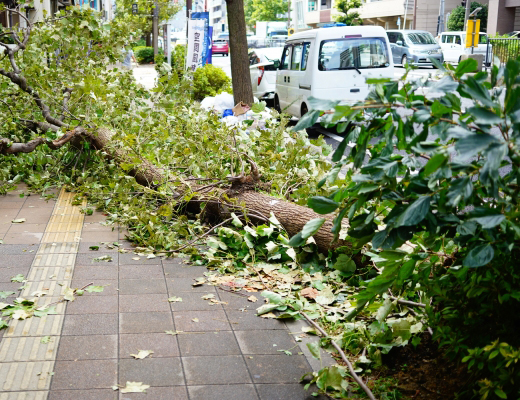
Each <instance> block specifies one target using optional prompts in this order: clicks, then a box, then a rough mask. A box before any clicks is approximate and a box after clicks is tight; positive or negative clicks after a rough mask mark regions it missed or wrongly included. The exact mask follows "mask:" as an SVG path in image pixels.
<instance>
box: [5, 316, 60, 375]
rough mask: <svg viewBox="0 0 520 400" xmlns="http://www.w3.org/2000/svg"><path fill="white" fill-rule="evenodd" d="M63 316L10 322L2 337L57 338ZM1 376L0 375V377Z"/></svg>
mask: <svg viewBox="0 0 520 400" xmlns="http://www.w3.org/2000/svg"><path fill="white" fill-rule="evenodd" d="M62 323H63V315H47V316H44V317H41V318H28V319H26V320H14V321H13V320H11V321H9V327H8V328H7V332H6V333H5V335H4V337H31V336H37V337H40V338H41V336H42V333H43V332H45V335H48V336H57V335H59V334H60V333H61V326H62ZM0 376H1V375H0Z"/></svg>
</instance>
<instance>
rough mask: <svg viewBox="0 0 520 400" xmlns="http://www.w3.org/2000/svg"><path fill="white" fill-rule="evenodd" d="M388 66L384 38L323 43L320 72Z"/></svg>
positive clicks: (327, 41) (349, 39) (319, 65)
mask: <svg viewBox="0 0 520 400" xmlns="http://www.w3.org/2000/svg"><path fill="white" fill-rule="evenodd" d="M388 65H389V63H388V53H387V49H386V41H385V40H384V39H383V38H355V39H354V38H348V39H335V40H326V41H323V42H321V47H320V56H319V60H318V69H319V70H320V71H334V70H345V69H362V68H384V67H388Z"/></svg>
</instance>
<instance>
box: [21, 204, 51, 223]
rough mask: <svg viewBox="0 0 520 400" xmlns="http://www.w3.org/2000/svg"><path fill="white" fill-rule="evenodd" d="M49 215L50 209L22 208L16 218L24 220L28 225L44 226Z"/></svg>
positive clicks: (48, 219)
mask: <svg viewBox="0 0 520 400" xmlns="http://www.w3.org/2000/svg"><path fill="white" fill-rule="evenodd" d="M51 215H52V208H36V207H35V208H22V209H20V211H19V212H18V215H17V216H16V218H25V219H26V223H28V224H46V223H48V222H49V221H50V218H51Z"/></svg>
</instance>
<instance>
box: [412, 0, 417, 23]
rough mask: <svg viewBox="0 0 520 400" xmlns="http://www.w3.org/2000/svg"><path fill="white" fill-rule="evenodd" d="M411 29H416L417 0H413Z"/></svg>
mask: <svg viewBox="0 0 520 400" xmlns="http://www.w3.org/2000/svg"><path fill="white" fill-rule="evenodd" d="M412 29H417V0H413V27H412Z"/></svg>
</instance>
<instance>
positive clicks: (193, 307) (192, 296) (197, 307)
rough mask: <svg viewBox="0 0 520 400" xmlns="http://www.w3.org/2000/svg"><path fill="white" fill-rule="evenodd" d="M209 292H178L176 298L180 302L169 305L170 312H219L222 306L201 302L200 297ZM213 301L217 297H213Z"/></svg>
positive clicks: (205, 301) (208, 301)
mask: <svg viewBox="0 0 520 400" xmlns="http://www.w3.org/2000/svg"><path fill="white" fill-rule="evenodd" d="M207 294H214V293H211V292H179V293H178V297H180V298H182V301H179V302H172V303H171V304H170V306H171V308H172V311H220V310H222V305H220V304H215V303H211V301H210V300H203V299H202V297H203V296H205V295H207ZM215 300H218V297H216V296H215Z"/></svg>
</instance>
